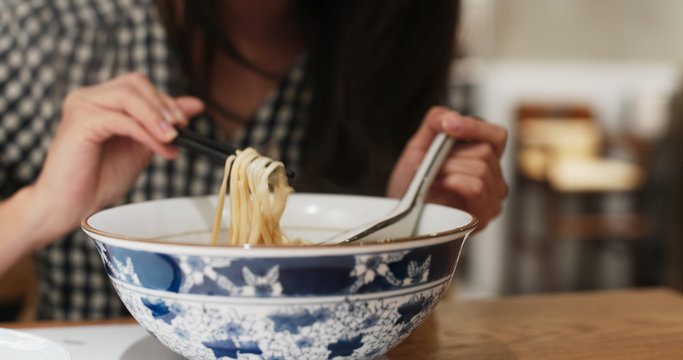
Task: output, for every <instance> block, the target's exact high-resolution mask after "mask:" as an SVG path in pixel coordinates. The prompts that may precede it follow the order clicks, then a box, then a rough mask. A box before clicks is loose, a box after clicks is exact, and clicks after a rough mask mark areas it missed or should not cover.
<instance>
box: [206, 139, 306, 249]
mask: <svg viewBox="0 0 683 360" xmlns="http://www.w3.org/2000/svg"><path fill="white" fill-rule="evenodd" d="M228 178H229V181H228ZM228 182H229V184H228ZM228 186H229V187H230V228H229V231H228V244H229V245H244V244H265V245H293V244H298V243H301V240H299V239H296V240H290V239H289V238H287V236H285V235H284V234H283V233H282V231H281V229H280V217H281V216H282V213H283V212H284V210H285V204H286V203H287V196H288V195H289V194H290V193H291V192H292V191H293V189H292V188H291V187H290V186H289V184H288V182H287V176H286V175H285V171H284V165H283V164H282V163H281V162H279V161H272V160H271V159H269V158H267V157H264V156H261V155H259V153H258V152H257V151H256V150H254V149H253V148H247V149H244V150H241V151H237V154H236V156H235V155H233V156H230V157H228V159H227V160H226V162H225V173H224V175H223V181H222V183H221V189H220V192H219V195H218V203H217V206H216V214H215V216H214V224H213V229H212V231H211V244H214V245H215V244H217V243H218V233H219V227H220V223H221V215H222V213H223V206H224V200H225V195H226V191H227V189H228ZM271 189H272V196H271Z"/></svg>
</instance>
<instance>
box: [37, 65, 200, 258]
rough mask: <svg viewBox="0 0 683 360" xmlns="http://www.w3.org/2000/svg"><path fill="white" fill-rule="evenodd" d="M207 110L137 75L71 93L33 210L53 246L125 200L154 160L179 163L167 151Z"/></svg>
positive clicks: (175, 151)
mask: <svg viewBox="0 0 683 360" xmlns="http://www.w3.org/2000/svg"><path fill="white" fill-rule="evenodd" d="M202 109H203V104H202V103H201V101H199V100H198V99H196V98H192V97H180V98H175V99H173V98H171V97H169V96H168V95H165V94H163V93H161V92H159V91H158V90H157V89H156V88H155V87H154V86H153V85H152V83H151V82H150V81H149V80H148V79H147V78H146V77H145V76H143V75H140V74H137V73H131V74H126V75H123V76H120V77H117V78H115V79H113V80H110V81H108V82H106V83H103V84H101V85H96V86H92V87H85V88H81V89H78V90H75V91H73V92H72V93H70V94H69V95H68V96H67V98H66V99H65V101H64V106H63V112H62V121H61V123H60V125H59V128H58V130H57V134H56V136H55V138H54V141H53V143H52V145H51V146H50V149H49V150H48V154H47V158H46V160H45V163H44V165H43V169H42V171H41V173H40V175H39V177H38V180H37V182H36V183H35V184H34V185H33V186H32V189H31V192H32V198H33V199H34V201H35V202H34V204H33V206H34V207H36V208H39V209H42V210H43V211H42V213H43V214H44V218H43V219H42V220H43V221H42V223H41V226H43V227H45V229H44V230H46V231H48V232H52V233H51V234H50V237H51V238H54V236H61V235H64V234H66V233H67V232H69V231H72V230H73V229H74V228H76V227H78V225H79V224H80V221H81V220H82V219H83V218H84V217H85V216H87V215H89V214H90V213H92V212H94V211H96V210H99V209H101V208H103V207H105V206H107V205H109V204H111V203H113V202H114V201H116V200H118V199H120V198H121V197H122V196H123V195H124V194H125V193H126V192H127V191H128V190H129V189H130V188H131V187H132V186H133V184H134V182H135V180H136V179H137V177H138V176H139V175H140V173H141V172H142V171H143V170H144V169H145V168H146V167H147V166H148V165H149V162H150V159H151V156H152V153H157V154H159V155H161V156H163V157H165V158H168V159H173V158H175V157H176V156H177V150H176V149H175V148H173V147H172V146H170V145H169V142H170V141H172V140H173V138H174V137H175V136H176V135H177V132H176V131H175V129H174V128H173V125H181V126H182V125H185V124H187V119H188V117H191V116H193V115H195V114H197V113H199V112H200V111H201V110H202ZM47 227H51V228H47ZM49 240H51V239H50V238H44V239H43V240H41V241H38V243H37V244H34V245H35V246H34V248H35V247H40V246H42V245H45V243H46V242H48V241H49Z"/></svg>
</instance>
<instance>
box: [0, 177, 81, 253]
mask: <svg viewBox="0 0 683 360" xmlns="http://www.w3.org/2000/svg"><path fill="white" fill-rule="evenodd" d="M51 212H52V211H51V209H50V206H49V205H48V204H46V203H44V202H42V201H41V196H40V194H39V191H38V189H37V188H36V187H35V186H34V185H29V186H25V187H23V188H21V189H20V190H19V191H17V192H16V193H14V195H12V196H11V197H10V198H9V199H7V200H5V201H3V202H2V203H1V204H0V229H1V230H0V231H1V232H2V234H3V236H2V238H3V240H2V241H3V243H2V244H0V246H3V247H5V246H7V244H5V242H9V243H11V246H12V247H13V249H14V251H21V252H22V253H27V252H30V251H34V250H37V249H39V248H40V247H42V246H44V245H45V244H47V243H48V242H49V241H51V240H54V239H56V238H57V237H59V236H61V235H63V234H65V233H66V232H67V231H68V230H67V229H62V228H61V226H59V221H58V220H57V221H54V220H55V217H54V216H50V213H51ZM54 215H56V214H54Z"/></svg>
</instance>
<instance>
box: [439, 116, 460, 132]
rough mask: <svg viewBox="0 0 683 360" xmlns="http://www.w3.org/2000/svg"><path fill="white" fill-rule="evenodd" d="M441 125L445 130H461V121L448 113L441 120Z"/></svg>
mask: <svg viewBox="0 0 683 360" xmlns="http://www.w3.org/2000/svg"><path fill="white" fill-rule="evenodd" d="M441 127H442V128H443V130H444V131H446V132H451V133H458V132H460V131H461V130H462V121H460V119H458V118H457V117H456V116H455V115H453V114H448V115H446V117H445V118H444V119H443V120H442V121H441Z"/></svg>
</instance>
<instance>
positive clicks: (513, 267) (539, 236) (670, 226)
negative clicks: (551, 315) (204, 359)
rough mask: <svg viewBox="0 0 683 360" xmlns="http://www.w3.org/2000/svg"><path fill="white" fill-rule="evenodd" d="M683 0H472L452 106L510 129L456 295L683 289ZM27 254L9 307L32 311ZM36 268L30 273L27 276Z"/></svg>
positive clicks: (5, 285)
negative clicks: (501, 177) (493, 197)
mask: <svg viewBox="0 0 683 360" xmlns="http://www.w3.org/2000/svg"><path fill="white" fill-rule="evenodd" d="M681 13H683V2H681V1H678V0H601V1H594V0H555V1H548V0H465V1H464V2H463V18H462V27H461V35H460V42H461V43H460V51H459V56H458V59H457V60H456V61H455V62H454V64H453V81H452V96H451V99H450V102H451V105H452V107H453V108H455V109H457V110H459V111H461V112H463V113H468V114H473V115H476V116H478V117H481V118H482V119H485V120H486V121H490V122H494V123H497V124H501V125H503V126H505V127H506V128H507V129H508V131H509V137H508V144H507V149H506V153H505V155H504V157H503V159H502V162H503V170H504V174H505V178H506V180H507V182H508V184H509V187H510V192H509V195H508V198H507V200H506V202H505V209H504V211H503V213H502V214H501V215H500V216H499V217H498V218H497V219H496V220H495V221H494V222H492V223H491V224H489V226H488V227H487V228H486V229H485V230H483V231H480V232H477V233H475V234H474V235H473V236H471V237H470V239H469V240H468V243H467V244H466V248H465V254H464V256H463V258H462V259H461V261H462V263H461V264H460V265H459V269H458V272H457V284H456V286H452V288H453V291H454V292H456V293H457V294H456V296H459V297H462V298H464V299H481V298H492V297H501V296H510V295H524V294H539V293H560V292H575V291H588V290H607V289H625V288H639V287H653V286H665V287H669V288H675V289H683V261H682V260H683V221H682V220H683V191H682V189H681V184H683V107H682V106H683V94H681V92H680V91H681V84H683V83H682V82H681V80H683V76H682V75H683V74H681V70H682V69H683V68H682V67H681V64H683V46H681V44H680V40H679V39H678V37H677V36H675V34H683V23H681V22H680V17H679V14H681ZM31 272H32V263H31V259H30V258H26V259H25V260H24V261H22V262H21V263H19V264H18V265H17V266H15V268H13V269H12V271H10V272H9V273H7V274H6V275H4V276H3V277H2V278H0V321H30V320H31V319H33V317H34V316H35V311H36V309H35V297H36V289H35V282H33V281H31V280H30V277H28V278H27V276H26V274H31ZM27 279H28V280H27Z"/></svg>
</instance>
